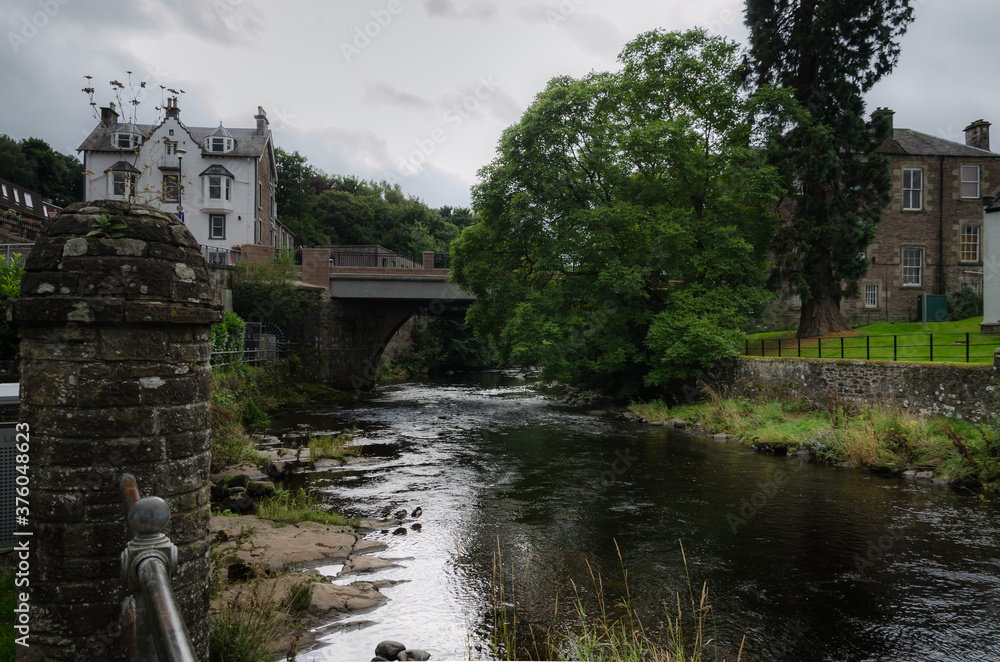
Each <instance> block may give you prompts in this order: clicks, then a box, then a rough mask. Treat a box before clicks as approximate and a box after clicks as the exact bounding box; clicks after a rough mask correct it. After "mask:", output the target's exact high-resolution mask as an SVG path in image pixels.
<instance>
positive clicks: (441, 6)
mask: <svg viewBox="0 0 1000 662" xmlns="http://www.w3.org/2000/svg"><path fill="white" fill-rule="evenodd" d="M458 4H462V5H463V7H462V8H459V7H457V6H456V5H458ZM424 8H425V9H426V10H427V13H428V15H430V16H440V17H442V18H451V19H456V20H474V21H488V20H490V19H491V18H493V17H494V16H496V15H497V14H498V13H499V12H500V8H499V7H498V6H497V5H496V3H494V2H491V0H466V1H465V2H456V0H426V2H424Z"/></svg>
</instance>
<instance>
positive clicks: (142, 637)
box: [118, 474, 198, 662]
mask: <svg viewBox="0 0 1000 662" xmlns="http://www.w3.org/2000/svg"><path fill="white" fill-rule="evenodd" d="M118 484H119V487H120V488H121V490H122V494H123V495H124V497H125V507H126V517H127V519H128V525H129V528H130V529H131V530H132V536H133V537H132V540H130V541H129V543H128V546H127V547H126V548H125V551H123V552H122V580H123V581H124V582H125V584H126V586H128V589H129V591H130V592H131V593H132V595H131V596H129V597H128V598H126V599H125V601H124V602H123V603H122V627H123V629H124V630H125V641H126V642H127V643H126V649H127V650H126V653H127V659H128V660H129V662H197V660H198V657H197V655H196V654H195V652H194V647H193V646H192V645H191V637H190V636H189V635H188V631H187V626H186V625H185V623H184V618H183V617H182V616H181V613H180V611H179V610H178V608H177V600H176V599H175V598H174V591H173V588H172V587H171V582H170V578H171V577H173V576H174V575H175V574H176V573H177V546H176V545H174V544H173V543H172V542H170V538H168V537H167V536H165V535H163V533H162V531H163V529H164V527H166V526H167V524H168V523H169V522H170V507H169V506H168V505H167V502H166V501H164V500H163V499H161V498H160V497H145V498H142V499H140V498H139V488H138V486H137V485H136V482H135V478H134V477H133V476H131V475H130V474H124V475H123V476H122V477H121V479H120V480H119V481H118Z"/></svg>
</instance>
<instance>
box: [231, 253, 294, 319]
mask: <svg viewBox="0 0 1000 662" xmlns="http://www.w3.org/2000/svg"><path fill="white" fill-rule="evenodd" d="M294 274H295V263H294V260H293V258H292V256H291V255H288V254H285V253H281V254H278V255H276V256H275V260H274V261H273V262H268V263H261V262H250V261H247V260H244V261H240V262H237V263H236V266H235V267H234V268H233V312H234V313H236V314H237V315H239V316H240V317H241V318H242V319H244V320H246V321H247V322H259V323H265V324H266V323H272V324H276V325H278V326H285V325H286V324H288V323H290V322H291V321H293V320H294V319H295V315H296V313H297V312H298V310H299V306H300V304H301V295H300V293H299V291H298V290H297V289H296V288H295V286H294V285H293V284H292V280H293V278H294Z"/></svg>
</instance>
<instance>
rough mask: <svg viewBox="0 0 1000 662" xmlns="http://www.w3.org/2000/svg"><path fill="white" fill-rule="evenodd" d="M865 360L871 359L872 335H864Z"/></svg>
mask: <svg viewBox="0 0 1000 662" xmlns="http://www.w3.org/2000/svg"><path fill="white" fill-rule="evenodd" d="M865 360H866V361H871V360H872V337H871V336H865Z"/></svg>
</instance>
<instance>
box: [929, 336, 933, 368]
mask: <svg viewBox="0 0 1000 662" xmlns="http://www.w3.org/2000/svg"><path fill="white" fill-rule="evenodd" d="M929 336H930V340H931V363H933V362H934V334H933V333H931V334H929Z"/></svg>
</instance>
